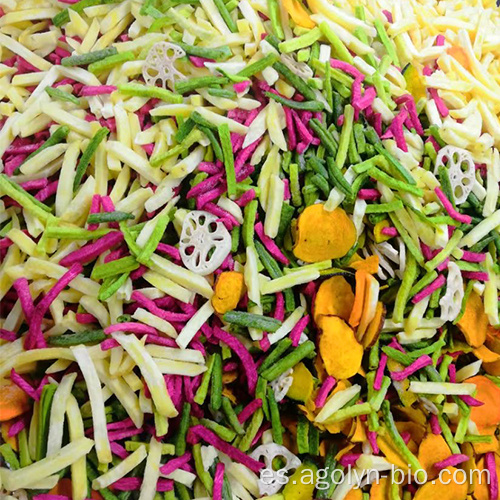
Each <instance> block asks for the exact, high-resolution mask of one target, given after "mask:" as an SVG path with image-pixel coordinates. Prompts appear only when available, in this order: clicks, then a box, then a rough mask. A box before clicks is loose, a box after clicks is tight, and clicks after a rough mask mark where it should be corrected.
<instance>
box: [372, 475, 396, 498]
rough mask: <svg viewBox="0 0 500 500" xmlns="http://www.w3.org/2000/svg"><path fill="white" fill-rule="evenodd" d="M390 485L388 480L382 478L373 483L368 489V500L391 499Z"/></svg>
mask: <svg viewBox="0 0 500 500" xmlns="http://www.w3.org/2000/svg"><path fill="white" fill-rule="evenodd" d="M390 489H391V484H390V481H389V478H388V477H386V476H384V477H381V478H380V480H379V481H375V482H374V483H373V484H372V487H371V488H370V500H387V499H388V498H391V496H390V495H391V493H390Z"/></svg>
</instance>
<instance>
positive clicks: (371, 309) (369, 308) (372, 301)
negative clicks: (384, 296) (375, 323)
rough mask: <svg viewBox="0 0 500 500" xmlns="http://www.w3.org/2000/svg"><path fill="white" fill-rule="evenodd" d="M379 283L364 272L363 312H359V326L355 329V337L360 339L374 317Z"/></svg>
mask: <svg viewBox="0 0 500 500" xmlns="http://www.w3.org/2000/svg"><path fill="white" fill-rule="evenodd" d="M379 289H380V286H379V283H378V281H377V280H376V279H375V278H374V277H373V276H372V275H371V274H366V286H365V297H364V301H363V312H362V313H361V319H360V321H359V326H358V329H357V331H356V338H357V339H358V340H360V339H361V338H362V337H363V335H364V334H365V332H366V329H367V328H368V325H369V324H370V322H371V321H372V320H373V318H374V317H375V314H376V313H377V304H378V294H379Z"/></svg>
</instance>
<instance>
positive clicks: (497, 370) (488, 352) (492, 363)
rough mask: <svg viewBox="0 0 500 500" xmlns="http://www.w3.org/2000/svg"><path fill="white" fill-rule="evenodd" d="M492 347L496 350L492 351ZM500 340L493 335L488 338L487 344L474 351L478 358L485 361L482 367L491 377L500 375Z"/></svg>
mask: <svg viewBox="0 0 500 500" xmlns="http://www.w3.org/2000/svg"><path fill="white" fill-rule="evenodd" d="M492 347H493V348H494V349H492ZM499 348H500V340H499V339H497V338H496V337H491V335H487V336H486V344H485V345H482V346H481V347H479V348H477V349H474V351H473V352H474V355H475V356H476V358H478V359H481V360H482V361H483V365H482V367H483V368H484V371H485V372H486V373H488V374H489V375H495V376H498V375H500V354H499V353H498V351H499V350H500V349H499Z"/></svg>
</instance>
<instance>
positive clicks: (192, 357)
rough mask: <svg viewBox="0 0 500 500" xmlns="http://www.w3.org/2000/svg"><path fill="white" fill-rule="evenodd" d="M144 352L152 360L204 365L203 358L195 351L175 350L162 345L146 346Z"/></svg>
mask: <svg viewBox="0 0 500 500" xmlns="http://www.w3.org/2000/svg"><path fill="white" fill-rule="evenodd" d="M146 350H147V351H148V352H149V354H151V356H153V357H154V358H165V359H172V360H174V361H187V362H188V363H201V364H203V363H205V358H204V357H203V354H202V353H201V352H200V351H197V350H196V349H175V348H173V347H165V346H162V345H155V344H148V345H147V346H146Z"/></svg>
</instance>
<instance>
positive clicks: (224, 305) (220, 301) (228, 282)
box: [212, 271, 245, 314]
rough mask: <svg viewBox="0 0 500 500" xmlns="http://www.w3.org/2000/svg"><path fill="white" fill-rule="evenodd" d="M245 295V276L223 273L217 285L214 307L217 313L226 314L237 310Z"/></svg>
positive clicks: (213, 301)
mask: <svg viewBox="0 0 500 500" xmlns="http://www.w3.org/2000/svg"><path fill="white" fill-rule="evenodd" d="M244 293H245V281H244V279H243V274H242V273H237V272H236V271H226V272H223V273H221V274H220V275H219V277H218V278H217V282H216V283H215V289H214V296H213V297H212V305H213V307H214V309H215V311H216V312H218V313H219V314H224V313H226V312H228V311H232V310H233V309H235V308H236V306H237V305H238V302H239V301H240V300H241V298H242V297H243V294H244Z"/></svg>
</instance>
